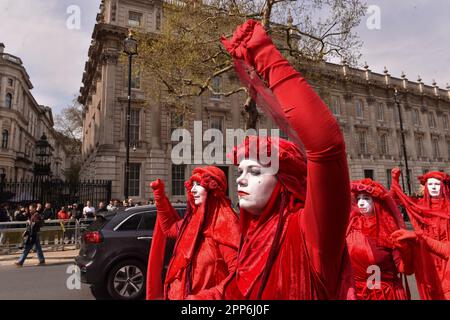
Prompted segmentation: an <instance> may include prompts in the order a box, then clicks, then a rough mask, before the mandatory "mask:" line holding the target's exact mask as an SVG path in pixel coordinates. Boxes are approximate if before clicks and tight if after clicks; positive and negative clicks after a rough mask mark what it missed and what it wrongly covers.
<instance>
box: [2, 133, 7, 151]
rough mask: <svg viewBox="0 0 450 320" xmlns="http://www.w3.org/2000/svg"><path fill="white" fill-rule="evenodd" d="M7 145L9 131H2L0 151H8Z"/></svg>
mask: <svg viewBox="0 0 450 320" xmlns="http://www.w3.org/2000/svg"><path fill="white" fill-rule="evenodd" d="M8 143H9V131H8V130H7V129H3V130H2V149H8Z"/></svg>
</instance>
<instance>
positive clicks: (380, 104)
mask: <svg viewBox="0 0 450 320" xmlns="http://www.w3.org/2000/svg"><path fill="white" fill-rule="evenodd" d="M380 115H381V117H380ZM376 118H377V121H379V122H384V121H385V120H386V112H385V106H384V103H383V102H381V101H380V102H378V103H377V108H376Z"/></svg>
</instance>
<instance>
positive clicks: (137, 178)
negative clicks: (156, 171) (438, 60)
mask: <svg viewBox="0 0 450 320" xmlns="http://www.w3.org/2000/svg"><path fill="white" fill-rule="evenodd" d="M136 173H137V174H136ZM141 174H142V164H141V163H140V162H132V163H130V173H129V176H128V194H129V196H130V197H140V196H141Z"/></svg>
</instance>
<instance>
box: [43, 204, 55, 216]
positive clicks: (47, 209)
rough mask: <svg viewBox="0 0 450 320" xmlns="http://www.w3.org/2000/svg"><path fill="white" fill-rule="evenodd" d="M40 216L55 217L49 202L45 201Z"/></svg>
mask: <svg viewBox="0 0 450 320" xmlns="http://www.w3.org/2000/svg"><path fill="white" fill-rule="evenodd" d="M42 217H43V218H44V220H53V219H55V218H56V215H55V212H54V210H53V209H52V204H51V203H50V202H46V203H45V207H44V210H43V211H42Z"/></svg>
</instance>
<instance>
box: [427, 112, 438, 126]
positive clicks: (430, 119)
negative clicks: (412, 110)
mask: <svg viewBox="0 0 450 320" xmlns="http://www.w3.org/2000/svg"><path fill="white" fill-rule="evenodd" d="M428 126H429V128H430V129H435V128H436V118H435V116H434V112H433V111H430V112H428Z"/></svg>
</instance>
